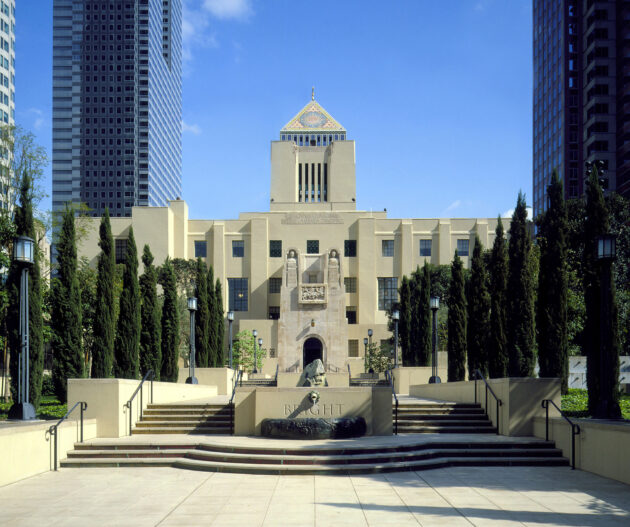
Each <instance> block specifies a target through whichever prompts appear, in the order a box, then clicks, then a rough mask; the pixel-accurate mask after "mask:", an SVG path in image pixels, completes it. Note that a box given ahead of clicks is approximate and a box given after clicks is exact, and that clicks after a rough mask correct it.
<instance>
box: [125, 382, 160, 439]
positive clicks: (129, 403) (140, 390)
mask: <svg viewBox="0 0 630 527" xmlns="http://www.w3.org/2000/svg"><path fill="white" fill-rule="evenodd" d="M149 375H150V376H151V404H153V379H155V372H154V371H153V370H149V371H148V372H147V373H146V374H145V376H144V378H143V379H142V380H141V381H140V384H139V385H138V387H137V388H136V391H135V392H133V395H132V396H131V398H130V399H129V400H128V401H127V402H126V403H125V406H126V407H127V409H128V410H129V435H131V429H132V428H133V420H132V411H131V403H132V402H133V400H134V399H135V397H136V395H138V392H140V412H139V413H140V416H139V420H140V421H142V407H143V406H144V405H143V401H142V385H143V384H144V381H146V380H147V378H148V377H149Z"/></svg>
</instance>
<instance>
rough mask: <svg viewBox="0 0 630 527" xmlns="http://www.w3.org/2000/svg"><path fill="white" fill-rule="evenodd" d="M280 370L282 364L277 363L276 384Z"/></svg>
mask: <svg viewBox="0 0 630 527" xmlns="http://www.w3.org/2000/svg"><path fill="white" fill-rule="evenodd" d="M278 371H280V364H276V379H275V380H276V386H277V385H278Z"/></svg>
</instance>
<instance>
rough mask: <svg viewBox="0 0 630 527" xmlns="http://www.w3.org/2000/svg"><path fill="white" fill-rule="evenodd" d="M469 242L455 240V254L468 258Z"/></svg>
mask: <svg viewBox="0 0 630 527" xmlns="http://www.w3.org/2000/svg"><path fill="white" fill-rule="evenodd" d="M468 242H469V240H457V254H458V255H459V256H468Z"/></svg>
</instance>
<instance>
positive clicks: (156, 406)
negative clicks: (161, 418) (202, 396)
mask: <svg viewBox="0 0 630 527" xmlns="http://www.w3.org/2000/svg"><path fill="white" fill-rule="evenodd" d="M147 409H148V410H165V409H169V410H170V409H174V410H198V411H200V412H202V411H216V410H226V411H228V412H229V410H230V405H229V404H148V405H147Z"/></svg>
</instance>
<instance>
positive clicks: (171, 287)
mask: <svg viewBox="0 0 630 527" xmlns="http://www.w3.org/2000/svg"><path fill="white" fill-rule="evenodd" d="M161 284H162V289H163V290H164V303H163V304H162V368H161V373H160V379H161V380H162V381H170V382H177V375H178V373H179V365H178V361H179V315H178V312H177V281H176V280H175V272H174V271H173V265H172V264H171V261H170V259H169V258H167V259H166V260H165V261H164V265H163V266H162V276H161Z"/></svg>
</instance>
